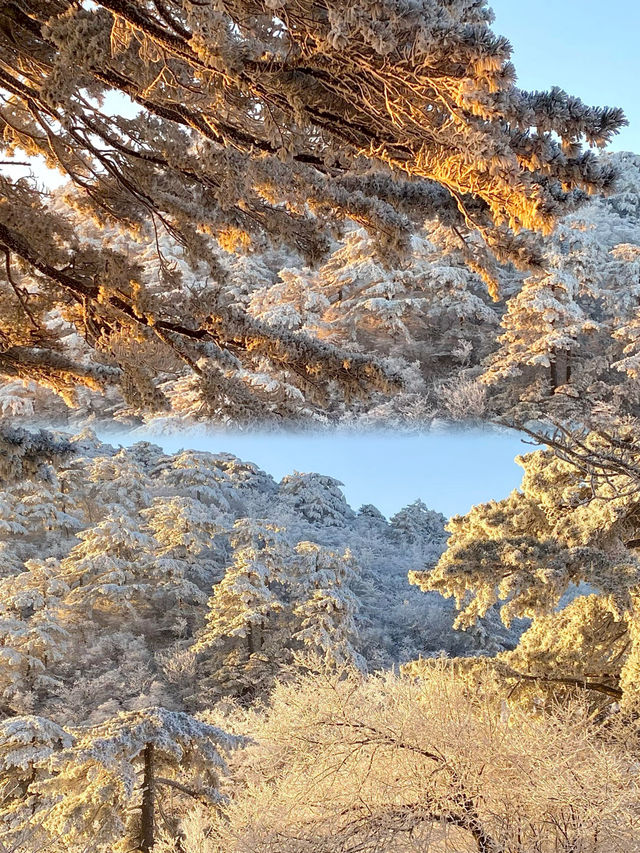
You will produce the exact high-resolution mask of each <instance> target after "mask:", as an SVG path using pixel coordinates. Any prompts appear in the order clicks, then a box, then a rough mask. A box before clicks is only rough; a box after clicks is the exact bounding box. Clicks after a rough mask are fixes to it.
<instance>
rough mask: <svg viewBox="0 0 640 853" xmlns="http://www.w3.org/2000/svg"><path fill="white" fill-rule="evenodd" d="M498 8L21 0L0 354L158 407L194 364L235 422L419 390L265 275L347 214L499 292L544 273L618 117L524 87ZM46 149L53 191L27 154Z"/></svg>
mask: <svg viewBox="0 0 640 853" xmlns="http://www.w3.org/2000/svg"><path fill="white" fill-rule="evenodd" d="M492 20H493V14H492V12H491V10H490V8H489V7H488V6H487V4H486V2H484V0H456V2H444V0H439V1H438V2H432V0H424V1H423V0H421V2H419V3H418V4H415V3H411V2H406V0H390V2H384V3H382V4H375V3H371V2H369V0H362V2H360V3H357V4H355V5H354V4H353V3H349V4H348V5H347V6H345V5H344V4H340V3H338V4H335V3H332V2H325V0H323V2H321V3H320V4H317V3H305V2H302V3H299V2H294V3H291V4H289V3H287V2H275V3H274V2H259V3H255V2H245V0H234V2H231V3H225V4H224V5H222V6H214V5H210V4H208V3H205V4H200V3H191V2H188V0H163V2H160V3H158V2H155V0H154V2H147V0H104V2H96V3H90V4H87V3H77V2H72V0H55V2H41V0H16V2H8V3H4V4H3V6H2V10H1V12H0V90H1V92H2V100H1V102H0V127H1V128H2V134H1V140H2V141H1V143H0V144H1V146H2V149H3V151H4V152H5V157H6V159H5V160H4V161H3V162H2V164H1V166H2V173H3V177H2V178H1V179H0V183H1V185H2V188H1V196H2V204H0V249H2V251H3V253H4V264H3V269H2V272H1V273H0V285H1V291H0V341H1V348H0V370H1V371H2V374H3V375H4V376H5V377H13V378H17V379H19V380H23V381H32V382H35V383H38V384H39V385H43V386H45V387H48V388H50V389H53V390H54V391H55V392H57V393H59V394H61V395H62V396H63V397H65V398H67V399H68V400H72V399H73V397H74V394H75V387H76V386H77V385H83V386H86V387H87V388H89V389H94V390H99V389H102V390H104V389H107V390H108V389H113V388H114V387H116V386H117V388H118V389H119V390H118V392H117V393H118V394H119V395H120V394H121V395H123V396H124V398H125V399H126V400H127V401H128V403H129V404H130V405H131V406H132V407H133V408H134V409H144V410H147V411H148V410H156V411H157V410H162V409H163V408H165V407H166V406H167V405H168V400H167V395H166V393H164V392H163V389H162V388H161V387H159V385H160V384H162V383H161V382H159V378H160V376H159V375H161V374H165V375H168V376H169V377H171V376H172V375H173V376H175V375H176V374H183V373H184V374H185V375H186V379H185V382H184V387H183V389H182V390H183V393H187V392H189V393H191V394H192V395H193V397H194V405H195V407H196V410H197V411H198V412H199V413H200V414H204V415H205V416H213V417H216V418H222V417H225V416H226V417H233V418H234V419H236V420H242V419H244V418H247V417H250V415H251V413H253V412H255V411H256V409H257V408H260V407H261V406H262V407H263V409H267V410H270V411H271V412H273V413H278V416H279V417H285V418H287V417H289V418H291V417H294V416H297V417H300V416H302V415H303V414H304V411H301V409H303V408H304V407H303V405H302V403H303V401H304V400H306V401H307V402H308V404H310V405H312V406H319V407H320V408H324V407H326V406H327V404H328V402H329V401H331V400H332V399H335V398H337V399H338V400H342V401H343V402H346V403H347V404H348V403H349V401H350V400H351V399H353V398H354V396H356V397H357V396H358V395H361V394H362V393H364V392H366V391H368V390H371V389H374V390H375V389H379V390H381V391H383V392H387V393H389V392H391V391H392V390H394V389H397V388H398V387H400V386H401V385H402V383H403V375H402V372H401V371H400V372H399V371H398V370H397V369H395V368H394V365H393V364H385V363H384V361H381V360H380V358H379V354H378V353H377V352H376V351H372V352H369V351H362V350H360V349H359V348H355V347H352V346H350V345H349V343H350V342H349V341H343V342H340V343H338V344H334V343H332V342H329V341H327V340H323V339H322V337H318V336H317V335H313V334H308V333H306V332H305V331H304V330H296V329H291V328H287V326H286V324H282V323H280V322H278V323H271V322H268V321H267V320H266V319H258V318H257V317H256V316H255V314H254V313H252V312H251V311H250V310H248V306H247V299H246V287H247V282H248V288H249V289H255V287H256V281H255V278H256V276H259V275H260V272H261V271H262V270H263V269H264V265H265V263H266V265H267V267H269V265H271V266H273V264H274V262H275V263H276V264H277V261H276V260H275V257H276V256H277V254H278V252H280V253H285V254H287V255H288V256H289V260H288V262H287V263H285V264H281V265H280V268H283V267H284V266H289V265H290V264H291V262H293V264H294V265H295V266H300V265H302V264H305V263H307V264H310V263H312V264H313V263H317V262H318V261H321V260H323V259H325V258H326V257H327V256H329V255H331V254H332V253H333V250H334V248H335V240H336V239H337V238H340V236H341V233H342V232H343V231H344V229H345V228H346V230H347V232H348V231H349V230H350V229H352V228H353V227H354V225H358V226H360V227H361V228H363V229H364V233H366V234H368V235H369V236H370V237H371V238H372V239H373V242H374V244H375V251H376V253H377V256H378V257H379V258H381V259H382V261H383V263H384V267H385V269H386V268H389V267H390V266H394V265H397V263H400V264H401V265H402V264H403V262H404V260H403V259H405V258H406V256H407V252H409V251H411V243H412V240H413V239H414V235H419V234H420V232H421V230H422V229H423V227H424V226H425V223H431V226H432V227H436V228H437V229H438V230H439V231H441V232H442V236H443V239H445V240H447V241H448V242H450V243H455V244H456V245H457V251H458V254H459V257H460V259H461V263H462V265H465V269H467V268H469V269H473V270H476V271H477V272H478V273H479V274H480V275H481V276H482V277H483V278H484V279H485V280H486V281H488V282H489V284H490V289H491V291H492V293H493V294H494V295H497V292H498V279H500V277H501V273H500V265H501V264H511V263H513V264H515V265H516V266H518V267H520V268H524V269H529V270H532V271H533V273H534V274H539V270H540V269H541V265H542V264H543V256H542V253H541V251H540V246H539V245H538V241H537V239H536V237H535V235H536V234H548V233H549V232H550V231H551V229H552V228H553V226H554V224H555V223H556V221H557V220H558V219H559V217H561V216H562V215H563V214H566V213H567V212H569V211H571V210H573V209H575V207H576V206H577V205H579V203H580V202H581V201H583V200H584V198H585V195H586V194H587V193H600V192H607V191H609V190H610V189H611V187H612V184H613V181H614V178H615V168H614V167H613V166H612V164H611V162H610V161H608V160H606V159H602V158H599V157H598V156H596V155H595V154H594V153H593V152H592V151H591V150H590V147H604V146H605V145H606V144H607V143H608V142H609V141H610V139H611V138H612V136H613V135H614V134H615V133H616V131H617V130H618V129H619V128H620V126H621V125H622V124H623V123H624V121H625V119H624V116H623V115H622V113H621V111H620V110H618V109H613V108H594V107H587V106H585V105H584V104H583V103H582V102H581V101H580V100H579V99H578V98H576V97H573V96H570V95H568V94H567V93H565V92H563V91H562V90H560V89H558V88H554V89H552V90H551V91H549V92H536V93H529V92H524V91H522V90H521V89H519V88H518V87H517V85H516V82H515V79H516V78H515V70H514V68H513V65H512V64H511V62H510V52H511V49H510V45H509V43H508V42H507V40H506V39H505V38H503V37H501V36H498V35H496V34H494V33H493V31H492V30H491V23H492ZM34 158H35V160H38V159H39V162H41V163H43V164H46V166H48V167H49V168H51V169H54V170H58V172H59V173H61V175H62V179H63V181H65V182H66V183H65V185H64V186H63V187H62V188H61V189H59V190H58V191H57V192H56V193H55V195H54V196H53V197H52V196H51V195H50V194H47V193H46V192H45V193H44V194H43V189H42V187H41V186H39V185H38V183H37V181H35V180H31V179H29V177H28V176H25V175H24V169H22V171H21V167H20V166H19V165H15V164H19V163H27V167H28V165H29V164H30V163H32V162H34ZM92 221H93V224H92ZM347 245H348V243H347ZM234 250H237V251H238V252H239V257H240V260H239V261H238V263H237V264H236V263H235V262H234V261H233V260H232V261H231V262H230V261H229V258H228V255H227V254H226V253H227V252H228V251H231V252H233V251H234ZM274 253H275V255H274ZM396 259H397V260H396ZM460 274H461V273H458V276H457V277H458V279H459V276H460ZM304 275H305V274H303V280H302V281H301V282H300V284H299V285H295V286H296V287H298V288H299V289H300V295H301V298H302V299H304V298H305V297H304V291H305V289H306V287H305V281H304ZM446 278H447V273H446V272H445V273H443V278H442V280H441V284H440V286H438V285H436V286H435V290H436V291H437V290H438V289H439V288H440V290H442V289H444V290H446V289H447V287H448V285H447V281H446ZM455 279H456V274H454V278H453V280H452V283H454V286H455ZM285 282H286V279H285ZM238 284H240V292H239V291H238ZM434 295H436V298H437V294H434ZM446 301H447V300H446V298H445V302H446ZM462 301H463V303H464V302H465V301H466V303H467V304H466V306H464V305H463V306H462V307H461V309H460V310H461V311H462V313H463V314H464V315H465V316H466V315H468V314H469V312H470V313H471V314H474V313H477V310H478V307H477V306H476V307H475V308H474V300H473V299H471V300H468V299H467V300H465V299H464V298H463V300H462ZM443 310H444V311H446V308H444V307H443ZM432 311H434V312H436V313H437V309H436V308H435V306H434V308H433V309H432ZM434 320H435V318H433V319H429V322H433V321H434ZM389 322H391V323H395V324H396V327H397V325H398V324H402V322H403V321H402V318H401V317H397V318H396V319H395V320H393V319H392V317H390V316H388V317H387V323H389ZM436 322H437V321H436ZM459 352H460V353H461V354H462V356H461V357H463V354H464V352H465V349H464V346H463V348H462V349H461V350H459ZM111 393H113V390H112V391H111ZM196 401H197V403H196Z"/></svg>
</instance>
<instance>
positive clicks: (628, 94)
mask: <svg viewBox="0 0 640 853" xmlns="http://www.w3.org/2000/svg"><path fill="white" fill-rule="evenodd" d="M490 5H491V6H492V7H493V10H494V12H495V13H496V20H495V23H494V25H493V28H494V30H495V31H496V32H497V33H500V34H501V35H504V36H506V37H507V38H508V39H509V40H510V42H511V44H512V45H513V48H514V54H513V60H514V63H515V66H516V69H517V71H518V80H519V85H520V86H521V87H522V88H523V89H548V88H549V87H550V86H553V85H556V86H560V87H561V88H563V89H566V90H567V91H568V92H569V93H570V94H572V95H577V96H578V97H580V98H582V100H583V101H585V102H587V103H589V104H592V105H593V106H616V107H622V108H623V109H624V111H625V112H626V115H627V118H628V119H629V122H630V124H629V127H628V128H625V129H624V130H623V131H622V133H621V134H620V136H619V137H617V139H616V141H615V142H614V143H613V144H612V146H611V148H612V149H613V150H618V151H636V152H638V153H640V98H639V97H638V81H639V80H640V50H639V49H638V36H639V34H640V4H638V3H637V2H634V0H608V2H606V3H605V2H603V1H602V0H530V2H522V0H490Z"/></svg>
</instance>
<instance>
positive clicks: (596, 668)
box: [410, 450, 640, 707]
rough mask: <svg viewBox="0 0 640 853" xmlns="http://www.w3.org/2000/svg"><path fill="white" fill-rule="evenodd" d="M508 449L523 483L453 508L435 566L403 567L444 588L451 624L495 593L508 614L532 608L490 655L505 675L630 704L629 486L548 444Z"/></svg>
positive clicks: (429, 586) (633, 521) (634, 622)
mask: <svg viewBox="0 0 640 853" xmlns="http://www.w3.org/2000/svg"><path fill="white" fill-rule="evenodd" d="M517 461H518V462H519V463H520V464H521V465H522V466H523V467H524V471H525V474H524V478H523V482H522V487H521V490H520V491H514V492H513V493H512V494H511V495H510V496H509V497H508V498H506V499H504V500H502V501H492V502H490V503H487V504H481V505H479V506H476V507H474V508H473V509H472V510H471V511H470V512H469V513H468V515H466V516H456V517H454V518H453V519H451V520H450V522H449V524H448V526H447V529H448V531H449V532H450V538H449V541H448V548H447V550H446V551H445V553H444V554H443V556H442V557H441V558H440V560H439V562H438V564H437V565H436V567H435V568H434V569H432V570H430V571H416V572H412V573H411V575H410V579H411V580H412V582H414V583H417V584H418V585H419V586H420V587H421V588H422V589H424V590H432V591H437V592H440V593H441V594H442V595H445V596H449V597H452V598H454V599H455V602H456V606H457V608H458V609H459V615H458V618H457V622H456V625H457V626H458V627H461V628H467V627H469V626H472V625H474V624H475V623H476V622H477V620H478V619H479V618H481V617H483V616H486V615H487V614H488V613H489V611H490V610H491V609H492V608H493V607H494V606H496V605H500V614H501V617H502V620H503V621H504V622H505V624H507V625H509V624H510V623H511V622H512V621H513V620H514V619H518V618H524V619H527V620H531V623H530V627H529V628H528V629H527V630H526V631H525V633H524V634H523V635H522V637H521V639H520V642H519V644H518V646H517V647H516V649H515V650H514V651H511V652H505V653H502V654H501V655H499V656H498V661H497V665H498V667H499V670H500V671H501V672H503V673H505V674H507V676H508V677H509V678H511V679H513V680H514V683H515V684H520V685H525V686H526V685H527V684H529V683H530V682H533V683H534V684H535V686H536V688H537V689H542V688H543V687H544V686H546V687H547V688H548V689H550V690H552V691H555V692H556V693H558V692H561V691H562V690H565V691H566V690H571V689H578V688H584V689H587V690H589V691H591V693H592V694H593V695H594V696H598V695H601V696H604V697H607V699H606V700H607V701H609V702H610V701H611V700H612V698H613V699H617V700H622V701H623V703H624V704H625V706H626V707H636V705H637V702H638V689H637V680H636V675H637V671H638V669H637V668H638V663H637V662H638V656H639V651H638V637H639V633H638V602H637V589H638V583H639V582H640V562H639V560H638V553H637V542H638V541H639V540H638V522H637V518H638V515H637V513H638V499H639V496H638V492H637V490H635V489H629V488H628V486H629V482H628V478H627V477H625V476H624V474H620V473H619V474H618V475H617V477H616V476H614V475H610V476H605V477H604V478H603V480H602V482H601V483H598V482H597V480H595V479H592V480H591V481H590V480H589V479H587V478H585V476H584V473H583V471H581V470H580V468H578V467H577V466H576V465H575V464H571V463H570V462H568V461H565V460H562V459H559V458H558V457H556V456H555V455H554V453H553V451H551V450H541V451H537V452H536V453H532V454H529V455H527V456H525V457H518V460H517ZM594 486H595V488H596V491H595V493H594ZM625 486H626V487H627V488H625Z"/></svg>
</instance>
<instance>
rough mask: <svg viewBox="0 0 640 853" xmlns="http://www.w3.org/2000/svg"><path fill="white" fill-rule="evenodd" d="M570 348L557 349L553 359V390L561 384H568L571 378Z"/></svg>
mask: <svg viewBox="0 0 640 853" xmlns="http://www.w3.org/2000/svg"><path fill="white" fill-rule="evenodd" d="M570 355H571V353H570V352H569V350H565V349H561V350H556V351H555V352H554V354H553V356H552V359H551V390H552V391H555V390H556V388H560V386H561V385H568V384H569V380H570V379H571V366H570V363H569V358H570Z"/></svg>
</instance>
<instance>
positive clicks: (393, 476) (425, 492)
mask: <svg viewBox="0 0 640 853" xmlns="http://www.w3.org/2000/svg"><path fill="white" fill-rule="evenodd" d="M100 438H101V439H103V440H104V441H108V442H110V443H111V444H114V445H116V446H117V445H118V444H120V443H121V444H124V445H129V444H132V443H134V442H135V441H141V440H147V441H152V442H154V443H155V444H159V445H161V446H162V447H163V448H164V449H165V450H166V451H167V452H169V453H175V452H176V451H177V450H179V449H181V448H187V447H188V448H192V449H195V450H207V451H209V452H211V453H221V452H225V453H233V454H235V455H236V456H239V457H240V458H241V459H245V460H248V461H251V462H255V463H256V464H257V465H259V466H260V467H261V468H263V469H264V470H265V471H267V472H268V473H269V474H271V475H272V476H273V477H275V479H276V480H280V479H281V478H282V477H283V476H284V475H285V474H290V473H291V472H293V471H294V470H296V471H305V472H308V471H316V472H318V473H320V474H329V475H330V476H332V477H336V478H337V479H338V480H340V481H341V482H342V483H344V484H345V488H344V492H345V495H346V497H347V500H348V501H349V503H350V504H351V505H352V506H353V507H354V508H355V509H358V508H359V507H360V506H361V505H362V504H364V503H372V504H375V506H377V507H378V509H379V510H380V511H381V512H383V513H384V514H385V515H386V516H390V515H393V513H395V512H397V511H398V510H399V509H401V508H402V507H403V506H406V504H408V503H411V502H412V501H414V500H416V498H421V499H422V500H423V501H424V502H425V503H426V504H427V506H429V507H430V508H431V509H436V510H438V511H440V512H442V513H443V514H444V515H445V516H447V517H449V516H451V515H454V514H455V513H465V512H467V511H468V510H469V509H470V508H471V507H472V506H473V505H474V504H477V503H481V502H483V501H487V500H490V499H491V498H495V499H500V498H503V497H506V496H507V495H508V494H509V493H510V492H511V491H512V490H513V489H514V488H517V486H518V485H519V484H520V480H521V479H522V469H521V468H520V467H519V466H518V465H516V464H515V463H514V461H513V460H514V457H515V456H516V455H518V454H519V453H528V452H529V451H531V450H533V449H534V448H532V447H531V445H529V444H524V443H523V442H522V439H521V438H520V437H519V436H518V435H517V434H516V433H511V432H501V433H498V432H495V431H493V430H489V429H486V430H482V431H473V432H472V431H464V432H449V433H443V432H435V431H434V432H430V433H426V434H423V435H409V434H406V435H403V434H398V433H391V432H389V433H378V434H372V433H361V434H354V433H342V434H341V433H320V434H308V433H305V434H302V433H301V434H295V433H291V434H287V433H282V434H279V433H276V434H273V433H269V434H252V433H243V434H233V433H211V432H209V433H207V432H203V431H189V432H182V433H180V434H170V435H153V434H151V433H150V432H147V431H145V430H136V433H135V435H133V436H132V435H131V434H129V435H123V434H108V433H100Z"/></svg>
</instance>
